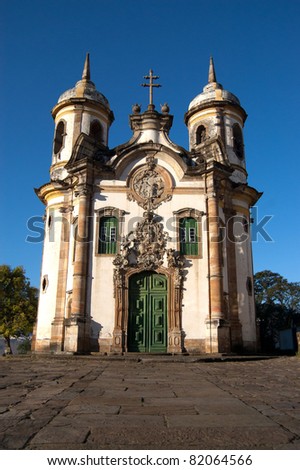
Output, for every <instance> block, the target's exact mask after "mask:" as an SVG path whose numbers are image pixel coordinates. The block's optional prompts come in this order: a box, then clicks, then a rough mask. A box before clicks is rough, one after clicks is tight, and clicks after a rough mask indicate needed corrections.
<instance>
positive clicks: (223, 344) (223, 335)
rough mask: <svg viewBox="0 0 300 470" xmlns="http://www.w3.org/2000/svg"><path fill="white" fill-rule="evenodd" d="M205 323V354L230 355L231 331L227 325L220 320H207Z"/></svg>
mask: <svg viewBox="0 0 300 470" xmlns="http://www.w3.org/2000/svg"><path fill="white" fill-rule="evenodd" d="M205 323H206V345H205V346H206V347H205V351H206V353H207V354H211V353H230V352H231V331H230V325H229V323H228V322H226V321H225V320H222V319H209V320H206V322H205Z"/></svg>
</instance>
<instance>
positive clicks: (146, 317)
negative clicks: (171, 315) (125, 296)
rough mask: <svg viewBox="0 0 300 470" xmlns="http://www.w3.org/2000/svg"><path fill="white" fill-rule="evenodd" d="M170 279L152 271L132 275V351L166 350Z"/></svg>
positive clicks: (130, 308)
mask: <svg viewBox="0 0 300 470" xmlns="http://www.w3.org/2000/svg"><path fill="white" fill-rule="evenodd" d="M167 303H168V281H167V278H166V276H165V275H163V274H158V273H156V272H152V271H142V272H140V273H136V274H133V275H132V276H131V277H130V279H129V302H128V310H129V311H128V330H127V334H128V344H127V346H128V351H131V352H149V353H165V352H167V336H168V335H167V332H168V326H167V322H168V312H167Z"/></svg>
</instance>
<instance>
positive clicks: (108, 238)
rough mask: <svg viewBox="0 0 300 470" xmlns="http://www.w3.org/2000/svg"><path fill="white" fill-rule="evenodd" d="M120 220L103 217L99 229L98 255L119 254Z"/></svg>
mask: <svg viewBox="0 0 300 470" xmlns="http://www.w3.org/2000/svg"><path fill="white" fill-rule="evenodd" d="M117 238H118V220H117V218H116V217H101V219H100V227H99V245H98V253H101V254H115V253H116V252H117Z"/></svg>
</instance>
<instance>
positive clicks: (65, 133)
mask: <svg viewBox="0 0 300 470" xmlns="http://www.w3.org/2000/svg"><path fill="white" fill-rule="evenodd" d="M52 116H53V119H54V121H55V132H54V144H53V153H52V167H51V168H52V171H51V174H52V177H54V176H55V175H58V174H59V176H60V177H61V172H62V169H63V167H64V166H65V164H66V163H67V162H68V160H69V159H70V157H71V154H72V151H73V148H74V145H75V142H76V140H77V139H78V137H79V135H80V134H81V133H84V134H87V135H89V136H91V137H92V138H93V139H94V140H95V141H97V143H99V144H102V145H104V146H107V145H108V130H109V127H110V125H111V123H112V122H113V120H114V115H113V112H112V111H111V109H110V106H109V102H108V100H107V99H106V97H105V96H104V95H103V94H102V93H100V92H99V91H98V90H97V89H96V86H95V84H94V83H93V82H92V81H91V73H90V57H89V54H87V55H86V59H85V63H84V67H83V72H82V78H81V80H79V81H78V82H77V83H76V85H75V86H74V87H73V88H71V89H69V90H67V91H65V92H64V93H62V94H61V95H60V97H59V99H58V102H57V104H56V105H55V106H54V108H53V109H52Z"/></svg>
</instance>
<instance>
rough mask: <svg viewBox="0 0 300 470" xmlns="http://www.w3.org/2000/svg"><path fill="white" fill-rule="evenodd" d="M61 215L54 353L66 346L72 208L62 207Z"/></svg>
mask: <svg viewBox="0 0 300 470" xmlns="http://www.w3.org/2000/svg"><path fill="white" fill-rule="evenodd" d="M60 213H61V221H60V222H61V224H62V229H61V241H60V253H59V268H58V269H59V271H58V281H57V294H56V310H55V317H54V320H53V322H52V324H51V341H50V350H51V351H53V352H60V351H63V345H64V328H65V324H64V323H65V304H66V286H67V276H68V263H69V247H70V224H71V215H72V208H71V207H70V206H68V207H62V208H61V209H60Z"/></svg>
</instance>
